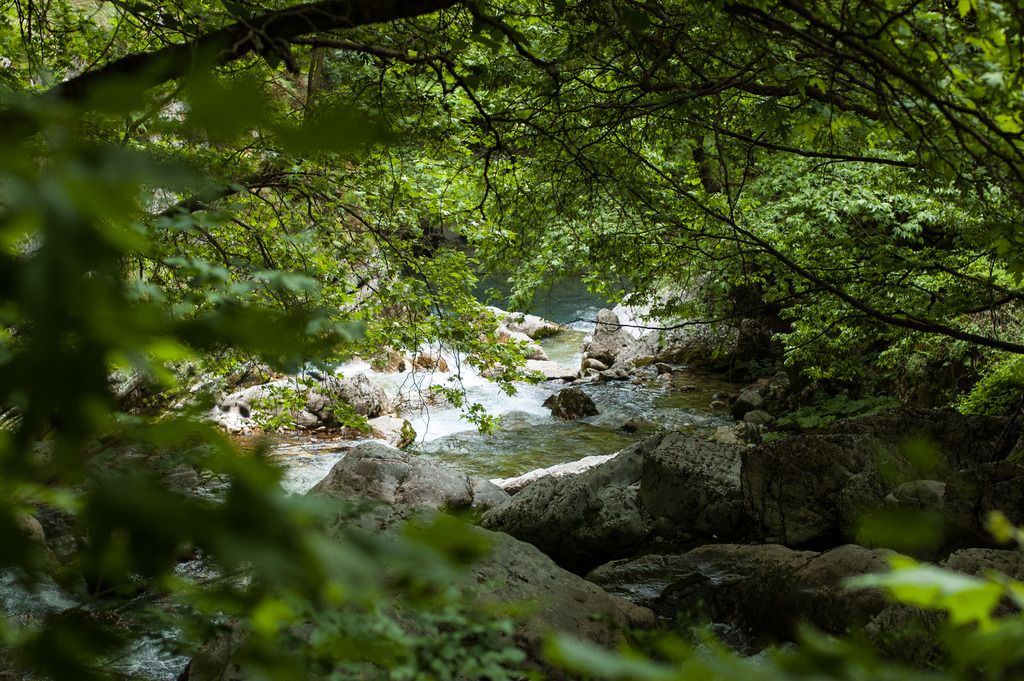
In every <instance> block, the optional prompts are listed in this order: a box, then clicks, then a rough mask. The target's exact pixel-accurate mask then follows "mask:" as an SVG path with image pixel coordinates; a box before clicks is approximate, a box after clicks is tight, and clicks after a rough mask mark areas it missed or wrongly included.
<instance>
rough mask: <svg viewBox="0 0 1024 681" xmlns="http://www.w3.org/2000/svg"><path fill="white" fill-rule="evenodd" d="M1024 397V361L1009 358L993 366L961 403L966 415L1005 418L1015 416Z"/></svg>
mask: <svg viewBox="0 0 1024 681" xmlns="http://www.w3.org/2000/svg"><path fill="white" fill-rule="evenodd" d="M1022 396H1024V361H1022V358H1021V357H1020V356H1010V357H1006V358H1004V359H1002V361H999V362H997V363H995V364H993V365H992V366H991V367H989V369H988V370H987V371H986V372H985V373H984V375H982V377H981V380H979V381H978V383H977V385H975V386H974V388H972V389H971V391H970V392H969V393H967V394H966V395H964V396H963V397H962V398H961V399H960V400H959V401H958V402H957V408H958V409H959V410H960V411H962V412H964V413H965V414H990V415H993V416H1006V415H1008V414H1013V413H1016V411H1017V410H1018V409H1020V407H1021V400H1022Z"/></svg>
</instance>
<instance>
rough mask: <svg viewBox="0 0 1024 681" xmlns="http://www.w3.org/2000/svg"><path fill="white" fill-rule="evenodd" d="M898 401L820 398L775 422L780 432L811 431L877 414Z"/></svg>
mask: <svg viewBox="0 0 1024 681" xmlns="http://www.w3.org/2000/svg"><path fill="white" fill-rule="evenodd" d="M897 404H898V401H897V400H895V399H894V398H892V397H888V396H885V395H873V396H869V397H863V398H859V399H852V398H850V397H849V396H848V395H831V396H827V397H819V398H818V399H817V400H815V401H814V403H812V404H810V405H808V406H806V407H801V408H799V409H795V410H793V411H791V412H789V413H787V414H785V415H783V416H780V417H779V419H778V420H777V421H776V422H775V423H776V426H777V427H778V428H779V429H780V430H810V429H813V428H821V427H823V426H827V425H828V424H830V423H832V422H834V421H837V420H839V419H845V418H849V417H851V416H867V415H869V414H877V413H878V412H880V411H882V410H883V409H888V408H890V407H894V406H896V405H897Z"/></svg>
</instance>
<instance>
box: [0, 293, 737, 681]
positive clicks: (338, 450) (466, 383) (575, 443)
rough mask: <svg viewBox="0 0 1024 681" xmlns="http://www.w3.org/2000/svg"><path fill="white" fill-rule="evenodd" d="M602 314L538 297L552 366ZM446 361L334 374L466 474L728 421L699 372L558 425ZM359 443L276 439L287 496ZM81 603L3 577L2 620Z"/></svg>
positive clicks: (137, 665)
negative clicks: (373, 391)
mask: <svg viewBox="0 0 1024 681" xmlns="http://www.w3.org/2000/svg"><path fill="white" fill-rule="evenodd" d="M602 306H603V301H601V300H600V299H597V298H595V297H594V296H591V295H589V294H587V293H586V292H585V290H583V289H582V287H581V285H579V284H572V283H570V284H567V285H563V286H562V287H558V288H555V289H552V290H551V291H549V292H548V293H547V294H544V295H541V296H539V297H538V305H537V308H536V309H535V310H534V312H535V313H537V314H540V315H542V316H544V317H546V318H548V319H551V320H552V321H556V322H559V323H562V324H564V325H566V326H567V327H568V330H566V331H565V332H563V333H561V334H559V335H557V336H554V337H552V338H548V339H544V340H543V341H541V346H542V347H543V348H544V350H545V352H546V353H547V354H548V356H549V358H550V359H551V360H552V361H554V362H557V363H559V364H561V365H563V366H567V367H573V368H576V367H579V365H580V360H581V350H582V346H583V343H584V341H585V339H586V335H587V333H588V332H589V331H590V330H591V329H592V328H593V322H592V320H593V319H594V318H595V317H596V315H597V311H598V309H599V308H600V307H602ZM427 349H428V350H431V351H433V352H437V351H438V349H437V348H427ZM442 354H444V353H442ZM445 359H446V361H447V363H448V366H449V367H450V368H451V369H452V370H451V371H448V372H442V371H433V372H425V371H417V372H415V373H413V372H409V371H407V372H404V373H397V374H383V373H378V372H374V371H373V370H372V369H371V368H370V366H369V364H367V363H366V362H363V361H355V362H351V363H349V364H346V365H344V366H342V367H339V371H340V372H341V373H343V374H344V375H346V376H351V375H355V374H359V373H364V374H368V375H369V376H370V377H371V379H372V380H373V381H374V382H376V383H377V384H379V385H381V386H382V387H384V388H385V390H387V391H388V392H389V394H390V395H392V396H402V397H403V398H404V399H405V401H406V402H407V403H409V404H412V405H418V406H415V407H410V408H407V409H406V410H405V411H404V412H403V413H402V416H403V417H404V418H407V419H408V420H409V421H410V423H411V424H412V426H413V427H414V428H415V430H416V433H417V441H416V443H415V444H414V445H413V447H412V449H413V451H416V452H418V453H420V454H421V455H422V456H425V457H430V458H435V459H438V460H440V461H444V462H447V463H451V464H454V465H455V466H457V467H458V468H460V469H461V470H463V471H465V472H467V473H469V474H471V475H477V476H481V477H486V478H499V477H512V476H516V475H519V474H522V473H525V472H528V471H531V470H534V469H537V468H545V467H548V466H552V465H554V464H558V463H563V462H567V461H575V460H577V459H581V458H583V457H586V456H592V455H598V454H610V453H612V452H615V451H618V450H619V449H621V448H623V447H624V446H626V445H628V444H629V443H631V442H634V441H636V440H637V439H639V438H641V437H644V436H645V435H647V434H649V433H650V432H653V431H655V430H659V429H666V430H667V429H697V430H700V429H713V428H715V427H717V426H720V425H725V424H728V423H731V419H729V418H728V415H727V414H726V413H724V412H716V411H714V410H713V409H711V408H710V407H709V405H710V403H711V402H712V401H713V396H714V395H715V394H716V393H719V392H730V391H732V390H734V389H735V386H734V385H732V384H729V383H726V382H724V381H723V380H721V379H720V378H718V377H716V376H713V375H710V374H706V373H702V372H700V371H697V370H687V369H682V370H680V371H675V372H673V373H672V374H667V375H665V376H661V377H658V378H654V377H653V376H652V377H651V379H650V380H645V381H618V382H609V383H602V384H582V385H581V386H580V387H581V388H582V389H583V390H584V391H585V392H586V393H587V394H588V395H590V397H591V398H592V399H593V400H594V403H595V405H596V406H597V409H598V411H599V413H598V415H596V416H592V417H589V418H586V419H582V420H579V421H561V420H558V419H554V418H552V417H551V415H550V413H549V411H548V410H547V409H546V408H545V407H544V406H543V402H544V400H546V399H547V398H548V397H549V396H550V395H552V394H553V393H555V392H557V391H559V390H562V389H564V388H565V387H566V384H565V383H564V382H562V381H547V382H543V383H538V384H521V385H518V386H517V387H516V392H515V394H513V395H507V394H505V393H503V392H501V391H500V390H499V389H498V388H497V386H495V385H494V384H492V383H491V382H489V381H487V380H486V379H485V378H483V377H482V376H480V375H479V374H478V373H476V372H475V371H473V370H472V368H471V367H469V366H468V365H467V364H465V363H463V362H460V361H459V360H460V358H459V357H457V356H453V355H451V354H450V353H448V354H446V355H445ZM435 385H443V386H452V385H458V386H461V387H462V389H463V390H464V391H465V396H466V400H467V402H469V403H473V402H475V403H479V404H481V405H483V406H484V408H485V409H486V410H487V412H488V413H490V414H493V415H496V416H499V417H500V426H499V428H498V430H497V432H495V433H493V434H490V435H485V434H482V433H480V432H479V431H478V430H477V429H476V428H475V426H474V425H473V424H472V423H470V422H468V421H467V420H466V419H465V418H463V414H462V412H461V410H459V409H457V408H454V407H450V406H444V405H431V404H430V403H429V400H425V399H424V396H426V395H429V393H430V388H431V386H435ZM630 422H631V427H630V428H629V430H630V431H634V432H627V430H625V429H623V426H624V425H626V424H627V423H630ZM355 444H357V443H353V442H338V441H335V440H330V439H319V438H318V437H317V436H315V435H313V436H310V435H303V436H297V435H296V436H292V437H286V438H282V439H281V441H280V442H279V443H278V444H277V446H276V447H275V451H274V456H275V458H276V459H277V461H278V462H279V463H280V465H281V467H282V469H283V473H284V480H283V483H282V484H283V486H284V487H285V489H286V490H287V491H289V492H292V493H302V492H305V491H306V490H308V489H309V488H310V487H312V486H313V485H314V484H316V483H317V482H318V481H319V480H320V479H322V478H323V477H324V476H325V475H326V474H327V473H328V471H330V469H331V467H332V466H334V464H335V463H337V461H339V460H340V459H341V458H342V457H343V456H344V455H345V452H346V451H348V450H349V449H350V448H351V447H352V446H354V445H355ZM78 605H79V603H77V602H76V601H75V599H73V598H72V597H71V596H69V595H67V594H66V593H64V592H63V591H62V590H61V589H60V588H59V587H58V586H57V585H56V584H45V583H44V584H40V585H37V586H36V587H34V589H33V590H26V589H25V588H24V587H22V586H20V585H19V584H18V583H17V581H16V580H14V579H13V578H12V577H11V576H10V575H0V612H3V613H4V614H5V615H6V616H8V617H15V618H35V617H45V616H46V615H48V614H52V613H55V612H59V611H61V610H65V609H67V608H71V607H76V606H78ZM186 661H187V660H186V659H185V658H182V657H180V656H178V655H175V654H173V653H168V652H167V647H166V646H164V645H161V641H160V639H159V638H157V637H143V638H140V639H139V640H138V641H137V642H136V645H135V646H134V648H133V649H132V650H131V651H129V654H128V655H126V656H125V657H124V658H122V659H119V660H112V661H111V664H110V667H111V668H113V669H116V670H117V671H118V672H120V673H121V674H123V675H124V676H125V677H126V678H138V679H152V680H153V681H164V680H166V681H172V680H173V679H175V678H177V676H178V674H179V673H180V672H181V670H182V669H183V668H184V665H185V663H186Z"/></svg>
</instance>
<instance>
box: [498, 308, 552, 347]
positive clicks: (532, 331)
mask: <svg viewBox="0 0 1024 681" xmlns="http://www.w3.org/2000/svg"><path fill="white" fill-rule="evenodd" d="M487 309H488V310H490V311H491V312H493V313H494V315H495V316H496V317H497V318H498V320H499V321H501V323H502V325H504V326H505V327H507V328H508V329H509V331H515V332H518V333H522V334H525V335H526V336H528V337H530V338H532V339H533V340H540V339H541V338H547V337H548V336H554V335H556V334H559V333H561V332H562V330H563V329H562V327H561V326H560V325H559V324H555V323H554V322H550V321H548V320H547V319H544V318H543V317H538V316H537V315H532V314H524V313H522V312H506V311H505V310H502V309H500V308H497V307H488V308H487Z"/></svg>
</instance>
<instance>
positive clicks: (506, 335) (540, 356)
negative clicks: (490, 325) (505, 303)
mask: <svg viewBox="0 0 1024 681" xmlns="http://www.w3.org/2000/svg"><path fill="white" fill-rule="evenodd" d="M495 335H496V336H497V337H498V341H499V342H501V343H507V342H509V341H514V342H516V343H523V344H524V345H526V359H532V360H534V361H538V362H546V361H548V355H547V353H546V352H544V348H542V347H541V346H540V345H538V344H537V343H535V342H534V341H533V339H532V338H530V337H529V336H527V335H526V334H525V333H520V332H518V331H511V330H509V328H508V327H506V326H504V325H502V326H499V327H498V328H497V329H496V330H495Z"/></svg>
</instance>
